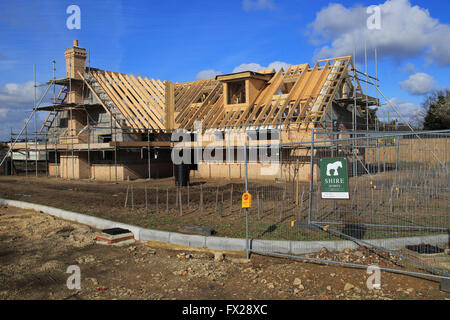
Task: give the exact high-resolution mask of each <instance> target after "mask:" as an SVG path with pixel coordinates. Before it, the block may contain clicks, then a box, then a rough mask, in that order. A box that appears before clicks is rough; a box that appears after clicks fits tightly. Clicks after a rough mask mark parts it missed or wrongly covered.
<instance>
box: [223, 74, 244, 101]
mask: <svg viewBox="0 0 450 320" xmlns="http://www.w3.org/2000/svg"><path fill="white" fill-rule="evenodd" d="M246 102H247V99H246V95H245V81H244V80H241V81H235V82H229V83H228V101H227V104H239V103H246Z"/></svg>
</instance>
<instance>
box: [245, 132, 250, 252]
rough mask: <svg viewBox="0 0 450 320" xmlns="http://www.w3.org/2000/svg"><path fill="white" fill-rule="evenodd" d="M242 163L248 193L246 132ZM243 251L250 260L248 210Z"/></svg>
mask: <svg viewBox="0 0 450 320" xmlns="http://www.w3.org/2000/svg"><path fill="white" fill-rule="evenodd" d="M244 162H245V192H248V172H247V132H245V137H244ZM245 251H246V256H247V259H249V258H250V251H249V238H248V208H245Z"/></svg>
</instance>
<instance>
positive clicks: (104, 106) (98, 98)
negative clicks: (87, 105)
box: [78, 71, 122, 129]
mask: <svg viewBox="0 0 450 320" xmlns="http://www.w3.org/2000/svg"><path fill="white" fill-rule="evenodd" d="M78 74H79V76H80V77H81V79H83V81H84V83H85V84H86V86H87V87H88V88H89V90H91V92H92V94H93V95H94V96H95V97H96V98H97V100H98V101H100V104H101V105H102V107H103V109H105V111H106V112H107V113H108V114H109V115H110V116H111V118H112V119H114V120H115V122H116V124H117V125H118V126H119V128H121V129H122V126H121V125H120V123H119V122H118V121H117V119H116V117H115V116H114V115H113V114H112V113H111V111H109V108H108V107H107V106H106V105H105V104H104V103H103V101H102V100H101V99H100V97H99V96H98V95H97V93H96V92H95V91H94V89H93V88H92V87H91V85H90V84H89V83H88V81H86V79H85V78H84V76H83V75H82V74H81V72H79V71H78ZM97 82H98V81H97Z"/></svg>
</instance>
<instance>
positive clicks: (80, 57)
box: [64, 40, 87, 103]
mask: <svg viewBox="0 0 450 320" xmlns="http://www.w3.org/2000/svg"><path fill="white" fill-rule="evenodd" d="M64 56H65V57H66V77H68V78H72V79H79V80H81V77H80V75H79V74H78V72H80V73H81V74H84V71H85V69H86V56H87V54H86V49H84V48H80V47H78V40H73V46H72V47H70V48H67V49H66V51H65V52H64ZM67 90H69V86H68V88H67ZM70 91H71V92H70V93H68V94H67V102H69V103H83V92H82V85H81V83H79V82H78V81H72V82H71V85H70Z"/></svg>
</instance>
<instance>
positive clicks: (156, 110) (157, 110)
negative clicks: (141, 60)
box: [125, 75, 165, 125]
mask: <svg viewBox="0 0 450 320" xmlns="http://www.w3.org/2000/svg"><path fill="white" fill-rule="evenodd" d="M125 77H126V78H127V79H128V81H130V83H132V84H133V87H134V88H135V89H136V90H138V91H139V93H140V94H141V98H142V99H143V100H144V101H145V102H146V103H148V104H150V105H151V108H150V107H149V109H150V111H151V112H152V113H153V114H154V116H155V117H157V118H158V120H159V121H160V122H161V125H162V121H161V120H160V119H164V118H165V111H164V110H162V109H161V107H160V106H159V105H158V104H157V103H156V102H155V100H154V99H153V98H152V96H151V95H150V94H149V92H148V91H147V90H145V88H144V87H143V85H142V84H141V83H140V82H139V81H138V80H137V79H136V77H134V76H133V75H125Z"/></svg>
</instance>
